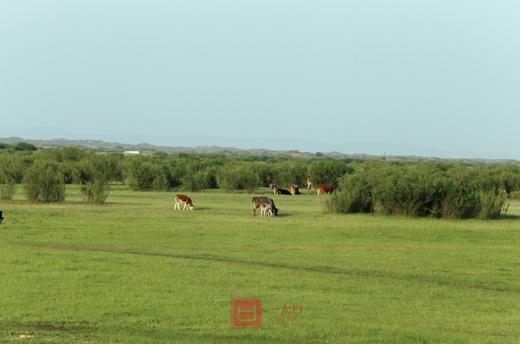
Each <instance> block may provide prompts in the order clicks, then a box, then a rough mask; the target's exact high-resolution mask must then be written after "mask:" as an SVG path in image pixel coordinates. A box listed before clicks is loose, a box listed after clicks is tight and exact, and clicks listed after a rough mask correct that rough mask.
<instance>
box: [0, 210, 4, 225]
mask: <svg viewBox="0 0 520 344" xmlns="http://www.w3.org/2000/svg"><path fill="white" fill-rule="evenodd" d="M3 212H4V211H3V210H2V209H0V223H2V221H3V220H4V215H3Z"/></svg>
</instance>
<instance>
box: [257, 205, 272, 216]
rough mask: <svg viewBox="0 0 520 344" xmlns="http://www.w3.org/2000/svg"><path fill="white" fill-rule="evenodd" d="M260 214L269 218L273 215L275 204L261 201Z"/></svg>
mask: <svg viewBox="0 0 520 344" xmlns="http://www.w3.org/2000/svg"><path fill="white" fill-rule="evenodd" d="M260 215H262V216H264V217H267V218H270V217H271V216H273V206H272V205H271V204H269V203H260Z"/></svg>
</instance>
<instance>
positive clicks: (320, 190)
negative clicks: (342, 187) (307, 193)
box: [316, 184, 336, 195]
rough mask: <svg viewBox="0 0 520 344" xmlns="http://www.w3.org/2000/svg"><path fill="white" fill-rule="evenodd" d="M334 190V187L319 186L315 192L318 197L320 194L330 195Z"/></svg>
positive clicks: (328, 185)
mask: <svg viewBox="0 0 520 344" xmlns="http://www.w3.org/2000/svg"><path fill="white" fill-rule="evenodd" d="M334 190H336V187H335V186H334V185H330V184H320V185H319V186H318V188H317V189H316V192H317V193H318V195H320V194H331V193H333V192H334Z"/></svg>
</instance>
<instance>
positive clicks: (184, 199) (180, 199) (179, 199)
mask: <svg viewBox="0 0 520 344" xmlns="http://www.w3.org/2000/svg"><path fill="white" fill-rule="evenodd" d="M181 204H183V205H184V208H182V210H186V208H188V209H190V210H193V202H192V200H191V198H189V197H188V196H186V195H180V194H178V195H175V204H174V206H173V209H176V210H181Z"/></svg>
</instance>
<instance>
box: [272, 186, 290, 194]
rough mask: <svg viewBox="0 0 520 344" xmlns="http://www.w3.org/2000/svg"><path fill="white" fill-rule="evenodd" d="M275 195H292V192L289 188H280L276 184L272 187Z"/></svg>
mask: <svg viewBox="0 0 520 344" xmlns="http://www.w3.org/2000/svg"><path fill="white" fill-rule="evenodd" d="M272 191H273V195H290V194H291V193H290V192H289V190H286V189H280V188H279V187H277V186H275V187H273V189H272Z"/></svg>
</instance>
